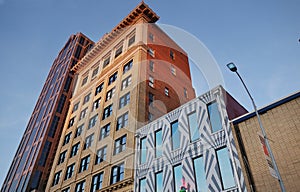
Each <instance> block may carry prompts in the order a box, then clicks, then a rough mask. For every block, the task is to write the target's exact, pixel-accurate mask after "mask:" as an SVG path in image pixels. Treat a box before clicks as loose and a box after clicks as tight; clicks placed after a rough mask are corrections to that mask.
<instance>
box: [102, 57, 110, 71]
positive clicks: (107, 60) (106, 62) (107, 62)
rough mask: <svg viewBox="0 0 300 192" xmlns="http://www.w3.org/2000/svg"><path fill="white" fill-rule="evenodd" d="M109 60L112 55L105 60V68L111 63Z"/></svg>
mask: <svg viewBox="0 0 300 192" xmlns="http://www.w3.org/2000/svg"><path fill="white" fill-rule="evenodd" d="M109 62H110V57H107V58H106V59H105V60H104V61H103V69H104V68H105V67H106V66H107V65H109Z"/></svg>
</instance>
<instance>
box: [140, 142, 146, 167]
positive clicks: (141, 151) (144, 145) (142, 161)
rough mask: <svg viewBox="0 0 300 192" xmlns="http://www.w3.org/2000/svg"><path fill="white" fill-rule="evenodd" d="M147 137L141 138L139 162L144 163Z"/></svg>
mask: <svg viewBox="0 0 300 192" xmlns="http://www.w3.org/2000/svg"><path fill="white" fill-rule="evenodd" d="M146 141H147V137H144V138H141V142H140V143H141V144H140V163H141V164H143V163H146V159H147V146H146Z"/></svg>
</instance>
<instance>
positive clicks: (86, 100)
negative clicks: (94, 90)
mask: <svg viewBox="0 0 300 192" xmlns="http://www.w3.org/2000/svg"><path fill="white" fill-rule="evenodd" d="M90 96H91V93H89V94H87V95H86V96H85V97H84V99H83V105H84V104H86V103H87V102H88V101H89V100H90Z"/></svg>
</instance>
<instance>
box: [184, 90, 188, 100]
mask: <svg viewBox="0 0 300 192" xmlns="http://www.w3.org/2000/svg"><path fill="white" fill-rule="evenodd" d="M183 94H184V97H185V98H188V92H187V89H186V88H183Z"/></svg>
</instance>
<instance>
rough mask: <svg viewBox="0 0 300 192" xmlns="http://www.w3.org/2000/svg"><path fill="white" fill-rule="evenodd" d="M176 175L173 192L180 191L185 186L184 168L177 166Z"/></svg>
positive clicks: (174, 168) (175, 167)
mask: <svg viewBox="0 0 300 192" xmlns="http://www.w3.org/2000/svg"><path fill="white" fill-rule="evenodd" d="M173 173H174V190H173V191H180V188H181V186H183V184H184V183H183V177H182V166H181V165H176V166H174V167H173Z"/></svg>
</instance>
